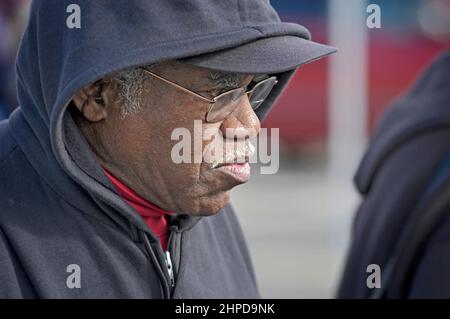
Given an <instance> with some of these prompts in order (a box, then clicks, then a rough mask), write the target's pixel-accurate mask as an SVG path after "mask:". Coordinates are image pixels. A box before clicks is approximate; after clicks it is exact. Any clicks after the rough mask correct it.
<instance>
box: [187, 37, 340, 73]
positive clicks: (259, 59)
mask: <svg viewBox="0 0 450 319" xmlns="http://www.w3.org/2000/svg"><path fill="white" fill-rule="evenodd" d="M336 51H337V49H336V48H335V47H332V46H328V45H324V44H320V43H317V42H314V41H311V40H307V39H304V38H301V37H298V36H291V35H283V36H274V37H267V38H263V39H258V40H255V41H252V42H249V43H246V44H243V45H239V46H237V47H233V48H229V49H225V50H221V51H216V52H212V53H207V54H202V55H197V56H194V57H189V58H184V59H180V61H181V62H184V63H188V64H191V65H194V66H198V67H203V68H208V69H213V70H218V71H223V72H232V73H246V74H274V73H281V72H286V71H289V70H293V69H295V68H297V67H299V66H300V65H302V64H305V63H309V62H312V61H315V60H318V59H320V58H322V57H325V56H327V55H329V54H332V53H335V52H336Z"/></svg>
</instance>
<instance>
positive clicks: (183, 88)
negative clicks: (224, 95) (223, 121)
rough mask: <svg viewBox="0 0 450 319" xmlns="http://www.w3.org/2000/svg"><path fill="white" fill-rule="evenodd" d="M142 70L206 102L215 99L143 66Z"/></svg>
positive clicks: (211, 101)
mask: <svg viewBox="0 0 450 319" xmlns="http://www.w3.org/2000/svg"><path fill="white" fill-rule="evenodd" d="M142 70H144V71H145V72H147V73H149V74H151V75H152V76H154V77H155V78H157V79H160V80H161V81H164V82H166V83H167V84H170V85H172V86H174V87H176V88H177V89H180V90H182V91H184V92H186V93H189V94H192V95H195V96H196V97H198V98H199V99H202V100H203V101H205V102H209V103H214V101H213V100H210V99H208V98H206V97H204V96H201V95H200V94H198V93H195V92H194V91H191V90H189V89H186V88H185V87H182V86H181V85H178V84H176V83H175V82H172V81H169V80H167V79H165V78H163V77H161V76H159V75H158V74H155V73H153V72H152V71H149V70H147V69H146V68H142Z"/></svg>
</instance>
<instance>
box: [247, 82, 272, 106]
mask: <svg viewBox="0 0 450 319" xmlns="http://www.w3.org/2000/svg"><path fill="white" fill-rule="evenodd" d="M277 82H278V81H277V78H276V77H271V78H268V79H266V80H264V81H261V82H259V83H258V84H256V85H255V87H254V88H253V89H252V91H251V92H250V94H249V99H250V104H251V105H252V108H253V110H256V109H257V108H258V107H259V106H260V105H261V104H262V103H263V102H264V100H265V99H266V98H267V96H269V93H270V91H272V88H273V87H274V85H275V84H277Z"/></svg>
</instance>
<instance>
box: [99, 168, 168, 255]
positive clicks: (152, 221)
mask: <svg viewBox="0 0 450 319" xmlns="http://www.w3.org/2000/svg"><path fill="white" fill-rule="evenodd" d="M103 171H104V172H105V174H106V176H107V177H108V178H109V180H110V181H111V183H112V184H113V185H114V186H115V187H116V189H117V190H118V192H119V193H120V195H121V196H122V198H123V199H124V200H125V202H127V203H128V205H130V206H131V207H133V208H134V209H135V210H136V211H137V212H138V214H139V215H141V216H142V218H143V219H144V221H145V223H146V224H147V226H148V227H150V229H151V230H152V231H153V233H154V234H155V235H156V236H158V238H159V241H160V242H161V246H162V248H163V250H164V251H166V250H167V240H168V239H169V238H168V237H169V223H168V222H167V218H168V217H169V216H170V215H173V214H174V212H173V211H167V210H164V209H162V208H160V207H158V206H156V205H155V204H153V203H151V202H149V201H148V200H146V199H144V198H142V197H141V196H139V195H138V194H137V193H136V192H135V191H133V190H132V189H131V188H129V187H128V186H126V185H125V184H123V183H122V182H121V181H119V180H118V179H117V178H116V177H114V176H113V175H112V174H111V173H109V172H107V171H106V170H105V169H103Z"/></svg>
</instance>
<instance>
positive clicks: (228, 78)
mask: <svg viewBox="0 0 450 319" xmlns="http://www.w3.org/2000/svg"><path fill="white" fill-rule="evenodd" d="M245 77H246V75H245V74H238V73H223V72H215V71H213V72H211V73H210V74H209V76H208V84H209V85H211V86H212V89H213V90H232V89H236V88H238V87H240V86H241V85H242V83H243V81H244V79H245Z"/></svg>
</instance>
